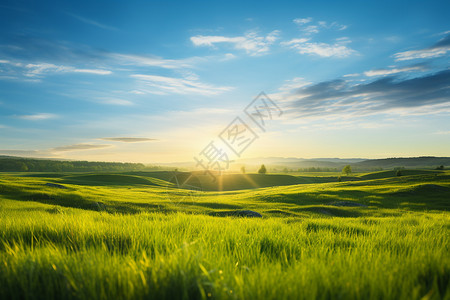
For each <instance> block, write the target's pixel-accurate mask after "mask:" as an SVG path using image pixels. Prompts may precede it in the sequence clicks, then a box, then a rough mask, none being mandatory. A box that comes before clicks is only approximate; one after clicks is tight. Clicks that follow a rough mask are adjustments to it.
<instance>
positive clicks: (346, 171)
mask: <svg viewBox="0 0 450 300" xmlns="http://www.w3.org/2000/svg"><path fill="white" fill-rule="evenodd" d="M351 172H352V167H350V165H346V166H345V167H344V168H343V169H342V173H345V174H346V175H347V176H348V175H349V174H350V173H351Z"/></svg>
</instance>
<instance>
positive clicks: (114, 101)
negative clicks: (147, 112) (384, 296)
mask: <svg viewBox="0 0 450 300" xmlns="http://www.w3.org/2000/svg"><path fill="white" fill-rule="evenodd" d="M98 99H99V101H100V103H103V104H110V105H119V106H131V105H134V103H133V102H131V101H129V100H125V99H120V98H104V97H103V98H98Z"/></svg>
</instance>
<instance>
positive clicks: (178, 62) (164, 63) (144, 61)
mask: <svg viewBox="0 0 450 300" xmlns="http://www.w3.org/2000/svg"><path fill="white" fill-rule="evenodd" d="M109 57H111V58H112V59H114V60H115V61H116V62H118V63H119V64H123V65H135V66H147V67H160V68H166V69H178V68H191V67H192V66H193V65H194V64H195V63H197V62H199V61H200V60H202V58H199V57H192V58H187V59H164V58H161V57H157V56H143V55H131V54H120V53H111V54H109Z"/></svg>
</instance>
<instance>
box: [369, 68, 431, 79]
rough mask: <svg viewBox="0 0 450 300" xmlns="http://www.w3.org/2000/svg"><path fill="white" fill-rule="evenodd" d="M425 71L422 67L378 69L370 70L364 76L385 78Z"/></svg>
mask: <svg viewBox="0 0 450 300" xmlns="http://www.w3.org/2000/svg"><path fill="white" fill-rule="evenodd" d="M423 70H425V68H424V66H411V67H403V68H392V69H378V70H370V71H366V72H364V75H366V76H369V77H371V76H386V75H392V74H397V73H403V72H411V71H423Z"/></svg>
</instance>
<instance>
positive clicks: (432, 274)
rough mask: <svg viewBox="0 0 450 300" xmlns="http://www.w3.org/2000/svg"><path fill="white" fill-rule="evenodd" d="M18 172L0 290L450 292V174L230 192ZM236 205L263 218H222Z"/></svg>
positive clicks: (2, 249)
mask: <svg viewBox="0 0 450 300" xmlns="http://www.w3.org/2000/svg"><path fill="white" fill-rule="evenodd" d="M19 175H20V174H9V175H2V176H0V299H60V298H64V299H66V298H67V299H86V298H90V299H148V298H153V299H180V298H181V299H183V298H184V299H201V298H203V299H421V298H422V297H425V298H427V299H449V298H450V287H449V285H450V248H449V245H450V234H449V233H450V218H449V212H448V210H449V208H450V200H449V199H450V173H449V172H439V173H436V172H433V173H423V172H421V173H420V174H415V175H407V176H401V177H397V176H396V177H389V178H379V179H373V180H360V181H345V182H328V183H310V184H297V185H288V186H276V187H265V188H255V189H246V190H233V191H223V192H218V191H210V192H208V191H195V190H194V191H192V190H185V189H177V188H176V187H175V186H174V185H173V184H170V183H168V182H167V181H164V180H163V179H161V178H162V177H163V176H166V178H169V177H170V174H165V175H163V174H159V175H158V174H157V175H155V174H149V173H145V174H144V173H141V174H106V176H105V177H99V176H104V174H102V175H96V174H91V175H89V174H83V175H76V174H60V175H58V174H53V175H52V176H50V175H49V174H47V175H42V176H38V177H37V176H19ZM150 175H152V176H153V177H152V176H150ZM156 177H161V178H156ZM377 177H379V176H377ZM254 178H256V179H258V177H254ZM267 178H270V177H266V178H265V179H264V180H266V181H267V180H268V179H267ZM92 179H95V180H92ZM273 179H274V181H273V185H278V184H277V180H278V179H279V178H278V177H273ZM46 183H54V184H61V185H63V186H64V187H66V188H58V187H55V186H47V185H46ZM342 201H346V203H353V202H355V203H359V204H363V205H365V206H357V207H342V206H334V205H335V204H336V203H337V204H339V203H342ZM241 209H250V210H254V211H257V212H259V213H261V214H262V215H263V218H258V219H250V218H236V217H218V216H221V215H224V214H221V213H222V212H227V211H231V210H241Z"/></svg>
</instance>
